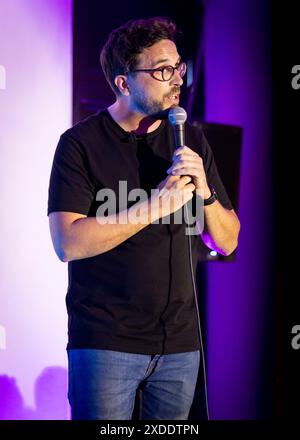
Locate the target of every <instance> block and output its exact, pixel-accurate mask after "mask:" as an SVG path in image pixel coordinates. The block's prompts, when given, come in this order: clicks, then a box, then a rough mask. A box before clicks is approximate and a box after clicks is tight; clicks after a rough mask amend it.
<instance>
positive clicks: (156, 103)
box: [128, 40, 183, 116]
mask: <svg viewBox="0 0 300 440" xmlns="http://www.w3.org/2000/svg"><path fill="white" fill-rule="evenodd" d="M138 60H139V61H138V65H137V66H136V69H156V68H159V67H163V66H168V65H170V66H173V67H175V66H176V65H177V64H178V62H179V60H180V57H179V55H178V52H177V48H176V45H175V44H174V43H173V41H171V40H161V41H159V42H158V43H155V44H153V46H151V47H149V48H147V49H144V51H143V52H142V53H141V54H140V55H139V58H138ZM156 74H158V72H156ZM182 84H183V80H182V78H181V77H180V75H179V73H178V71H177V70H175V71H174V75H173V76H172V78H171V79H170V80H168V81H159V80H157V79H155V78H154V77H153V75H152V74H151V73H149V72H136V73H133V74H132V75H129V78H128V85H129V89H130V107H131V109H132V110H133V111H138V112H139V113H142V114H145V115H147V116H150V115H152V114H155V113H158V112H160V111H162V110H165V109H167V108H170V107H174V106H177V105H178V104H179V93H180V86H181V85H182Z"/></svg>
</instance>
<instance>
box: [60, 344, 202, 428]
mask: <svg viewBox="0 0 300 440" xmlns="http://www.w3.org/2000/svg"><path fill="white" fill-rule="evenodd" d="M199 359H200V353H199V350H197V351H191V352H186V353H176V354H166V355H159V354H156V355H145V354H134V353H123V352H119V351H112V350H95V349H72V350H69V351H68V360H69V393H68V397H69V402H70V405H71V409H72V419H73V420H92V419H94V420H131V418H132V413H133V409H134V404H135V398H136V391H137V390H138V389H139V390H140V391H139V395H140V403H139V419H141V420H186V419H187V418H188V415H189V411H190V407H191V405H192V402H193V397H194V393H195V387H196V382H197V375H198V368H199Z"/></svg>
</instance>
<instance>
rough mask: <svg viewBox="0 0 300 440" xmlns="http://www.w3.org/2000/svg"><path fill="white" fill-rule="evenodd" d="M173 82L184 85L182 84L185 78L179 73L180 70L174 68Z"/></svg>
mask: <svg viewBox="0 0 300 440" xmlns="http://www.w3.org/2000/svg"><path fill="white" fill-rule="evenodd" d="M171 83H172V84H174V85H178V86H182V84H183V79H182V78H181V76H180V75H179V72H178V70H177V69H175V70H174V75H173V76H172V78H171Z"/></svg>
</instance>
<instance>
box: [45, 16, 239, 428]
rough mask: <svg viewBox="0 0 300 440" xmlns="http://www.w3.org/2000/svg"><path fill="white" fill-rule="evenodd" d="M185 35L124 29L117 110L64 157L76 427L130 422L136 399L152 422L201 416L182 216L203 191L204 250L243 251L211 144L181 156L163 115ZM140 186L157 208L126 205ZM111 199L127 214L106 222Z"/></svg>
mask: <svg viewBox="0 0 300 440" xmlns="http://www.w3.org/2000/svg"><path fill="white" fill-rule="evenodd" d="M175 37H176V26H175V24H174V23H173V22H171V21H170V20H168V19H162V18H151V19H148V20H137V21H131V22H129V23H127V24H125V25H124V26H121V27H120V28H118V29H116V30H114V31H113V32H112V33H111V34H110V36H109V38H108V40H107V42H106V44H105V46H104V47H103V49H102V52H101V65H102V68H103V71H104V74H105V76H106V78H107V80H108V82H109V84H110V86H111V87H112V89H113V91H114V92H115V94H116V101H115V102H114V103H113V104H112V105H111V106H110V107H108V108H107V109H105V110H103V111H100V112H98V113H97V114H95V115H92V116H91V117H89V118H87V119H86V120H84V121H81V122H80V123H78V124H76V125H75V126H74V127H72V128H71V129H69V130H67V131H66V132H65V133H64V134H63V135H62V136H61V139H60V141H59V144H58V146H57V149H56V153H55V157H54V162H53V167H52V173H51V179H50V186H49V205H48V214H49V221H50V231H51V236H52V240H53V245H54V248H55V251H56V253H57V255H58V257H59V258H60V259H61V260H62V261H67V262H68V269H69V286H68V292H67V299H66V301H67V309H68V315H69V323H68V328H69V341H68V347H67V349H68V361H69V400H70V403H71V408H72V418H73V419H107V420H113V419H123V420H125V419H130V418H131V417H132V412H133V408H134V402H135V396H136V391H137V389H140V390H141V402H140V417H141V418H142V419H169V420H175V419H181V420H183V419H187V418H188V414H189V410H190V407H191V404H192V401H193V396H194V391H195V385H196V379H197V372H198V366H199V356H200V355H199V339H198V333H197V325H198V323H197V313H196V308H195V296H194V295H195V292H194V290H193V281H192V274H191V268H190V265H189V246H188V237H187V235H186V233H185V231H186V229H185V226H186V225H185V224H184V222H182V223H180V224H178V223H176V222H175V221H174V213H175V212H178V210H179V209H181V208H182V207H183V206H184V205H185V204H186V203H187V202H188V201H190V200H191V199H192V197H193V194H194V193H195V192H196V193H197V194H198V193H199V194H202V196H203V198H204V204H205V206H204V220H205V226H204V229H203V231H200V232H201V236H202V239H203V240H204V242H205V243H206V244H207V245H208V246H209V247H211V248H212V249H215V250H217V251H218V252H220V253H222V254H224V255H228V254H230V253H231V252H232V251H233V250H234V249H235V248H236V246H237V238H238V232H239V221H238V219H237V216H236V214H235V213H234V211H233V209H232V205H231V203H230V200H229V199H228V196H227V195H226V192H225V189H224V187H223V185H222V182H221V181H220V178H219V175H218V173H217V170H216V166H215V163H214V159H213V156H212V152H211V149H210V147H209V145H208V144H207V142H206V140H205V138H204V136H203V134H202V133H201V132H200V131H199V130H198V129H196V128H194V127H191V126H190V125H189V124H187V126H186V144H187V146H185V147H182V148H180V149H177V150H175V147H174V141H173V135H172V128H171V127H170V124H169V123H168V122H167V121H166V120H162V119H158V118H157V115H158V114H159V112H161V111H164V110H166V109H168V108H170V107H173V106H177V105H178V104H179V94H180V87H181V85H182V84H183V79H182V78H183V76H184V74H185V71H186V66H185V64H184V63H183V62H181V60H180V56H179V54H178V52H177V48H176V44H175V42H174V41H175ZM174 150H175V151H174ZM120 184H122V185H123V186H122V185H121V186H120ZM125 184H126V186H124V185H125ZM124 188H125V189H124ZM137 188H139V189H143V190H145V191H146V193H147V194H148V197H147V198H146V200H142V201H132V200H131V201H128V199H126V203H125V204H124V202H122V200H121V199H122V195H121V194H120V193H121V192H123V196H124V191H125V193H126V194H125V195H126V196H128V194H129V193H130V191H132V190H135V189H137ZM212 188H214V190H213V189H212ZM153 189H154V191H151V190H153ZM102 190H108V191H110V192H108V193H107V194H114V195H115V198H116V199H115V200H116V202H117V206H119V209H117V212H116V213H111V212H110V213H108V215H104V214H103V212H102V215H99V212H100V211H99V208H101V206H103V203H102V204H101V203H99V200H100V201H101V202H104V203H105V201H104V200H103V198H102V199H101V197H100V196H99V194H100V193H101V191H102ZM214 191H215V192H216V194H217V197H216V196H215V193H214ZM178 194H179V195H180V197H178ZM174 195H177V196H176V197H174ZM216 198H218V200H217V199H216ZM120 202H121V203H120ZM133 213H138V216H137V217H135V218H138V221H130V218H133V216H132V214H133ZM168 215H169V216H170V217H169V218H170V221H169V222H166V223H164V222H163V221H162V219H163V218H164V219H165V218H167V217H168ZM199 229H200V228H199ZM197 239H199V237H195V236H194V237H193V251H194V250H195V244H196V240H197ZM195 264H196V260H195V259H194V261H193V266H194V267H195Z"/></svg>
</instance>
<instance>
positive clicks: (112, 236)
mask: <svg viewBox="0 0 300 440" xmlns="http://www.w3.org/2000/svg"><path fill="white" fill-rule="evenodd" d="M132 209H134V207H131V208H129V209H127V210H124V211H122V212H120V213H118V214H116V216H115V217H113V216H108V217H105V221H106V223H105V224H104V223H102V224H101V222H100V221H101V219H99V220H100V221H98V220H97V218H96V217H85V218H80V219H77V220H75V221H74V222H73V223H72V224H71V226H70V228H69V231H68V233H67V234H66V237H65V240H64V243H63V258H62V260H63V261H72V260H79V259H82V258H89V257H94V256H96V255H99V254H102V253H104V252H107V251H109V250H111V249H113V248H115V247H116V246H118V245H119V244H121V243H122V242H123V241H125V240H127V239H128V238H130V237H132V236H133V235H135V234H136V233H137V232H139V231H140V230H142V229H143V228H145V227H146V226H147V225H149V224H150V223H151V216H150V211H151V210H150V203H149V201H148V200H146V201H144V202H143V203H140V212H139V213H140V216H139V217H140V221H139V222H138V223H133V222H132V221H130V213H131V210H132ZM135 209H136V207H135ZM102 219H103V218H102Z"/></svg>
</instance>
